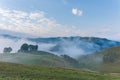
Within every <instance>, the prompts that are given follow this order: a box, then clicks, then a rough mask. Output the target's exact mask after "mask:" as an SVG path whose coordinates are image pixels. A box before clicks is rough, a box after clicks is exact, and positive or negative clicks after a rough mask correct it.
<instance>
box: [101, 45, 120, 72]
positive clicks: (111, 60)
mask: <svg viewBox="0 0 120 80" xmlns="http://www.w3.org/2000/svg"><path fill="white" fill-rule="evenodd" d="M100 54H103V55H104V56H103V62H102V65H101V68H100V71H102V72H114V73H116V72H117V73H120V46H118V47H112V48H109V49H106V50H103V51H101V52H100Z"/></svg>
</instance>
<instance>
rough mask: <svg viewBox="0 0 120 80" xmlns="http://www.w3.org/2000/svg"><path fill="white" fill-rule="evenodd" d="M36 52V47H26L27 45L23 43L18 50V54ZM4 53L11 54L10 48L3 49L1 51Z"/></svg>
mask: <svg viewBox="0 0 120 80" xmlns="http://www.w3.org/2000/svg"><path fill="white" fill-rule="evenodd" d="M35 51H38V45H31V44H30V45H28V44H27V43H24V44H23V45H21V47H20V49H19V50H18V52H35ZM3 52H4V53H10V52H12V48H11V47H5V48H4V50H3Z"/></svg>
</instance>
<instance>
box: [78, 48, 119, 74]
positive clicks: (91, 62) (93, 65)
mask: <svg viewBox="0 0 120 80" xmlns="http://www.w3.org/2000/svg"><path fill="white" fill-rule="evenodd" d="M78 61H79V63H80V66H81V68H85V69H90V70H95V71H100V72H107V73H120V46H118V47H112V48H108V49H105V50H103V51H100V52H96V53H94V54H89V55H84V56H81V57H79V58H78Z"/></svg>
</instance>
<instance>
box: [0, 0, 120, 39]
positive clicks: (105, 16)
mask: <svg viewBox="0 0 120 80" xmlns="http://www.w3.org/2000/svg"><path fill="white" fill-rule="evenodd" d="M0 8H1V16H0V17H1V18H5V19H3V20H2V19H1V20H0V21H1V23H0V29H5V30H10V31H13V32H14V31H15V32H21V33H26V34H31V35H35V36H39V37H51V36H52V37H53V36H96V37H106V38H110V39H112V38H113V39H120V38H119V37H120V32H119V30H120V27H119V25H120V22H119V21H120V0H92V1H91V0H0ZM14 11H17V12H18V11H19V12H21V13H17V15H19V16H21V15H20V14H22V13H27V16H23V15H22V17H24V19H23V18H21V17H19V19H18V18H17V19H16V17H14V16H15V15H16V14H15V13H16V12H14ZM6 13H8V14H12V15H14V16H11V15H9V16H8V15H7V16H6V15H3V14H6ZM31 13H33V14H34V17H36V16H35V14H36V13H39V15H41V14H43V16H42V18H41V17H40V16H38V18H36V19H34V20H33V16H32V18H30V19H26V17H28V16H30V15H31ZM33 14H32V15H33ZM43 19H46V21H45V22H46V23H47V25H46V24H44V23H45V22H44V23H43V22H38V21H39V20H43ZM8 20H11V21H13V20H16V21H15V23H16V24H12V22H10V21H8ZM50 21H51V22H50ZM13 22H14V21H13ZM20 22H21V23H20ZM22 22H24V23H22ZM28 22H29V23H30V24H29V23H28ZM18 23H19V26H17V24H18ZM51 23H52V25H51ZM21 24H22V25H21ZM39 25H40V26H39ZM20 26H21V27H20ZM27 26H29V27H27ZM52 26H53V27H52ZM12 27H13V28H15V30H12ZM26 27H27V28H26ZM51 27H52V28H51ZM24 28H25V29H26V30H27V31H24ZM36 30H38V31H36ZM42 31H44V32H42ZM49 33H51V34H49Z"/></svg>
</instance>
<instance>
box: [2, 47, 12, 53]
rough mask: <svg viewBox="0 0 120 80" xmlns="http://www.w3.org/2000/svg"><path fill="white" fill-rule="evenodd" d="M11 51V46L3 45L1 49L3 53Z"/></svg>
mask: <svg viewBox="0 0 120 80" xmlns="http://www.w3.org/2000/svg"><path fill="white" fill-rule="evenodd" d="M11 51H12V48H11V47H5V48H4V50H3V52H4V53H10V52H11Z"/></svg>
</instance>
